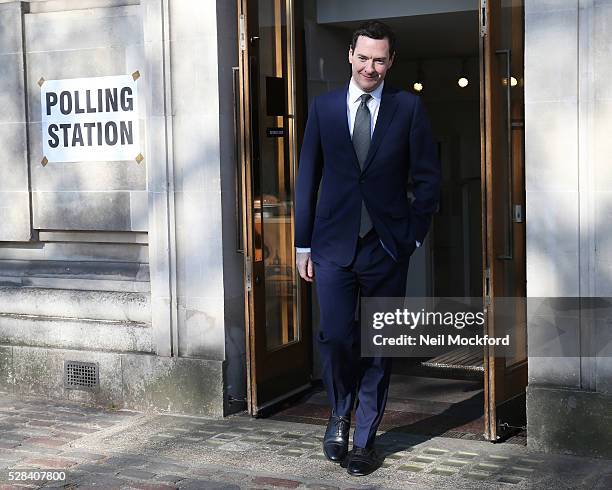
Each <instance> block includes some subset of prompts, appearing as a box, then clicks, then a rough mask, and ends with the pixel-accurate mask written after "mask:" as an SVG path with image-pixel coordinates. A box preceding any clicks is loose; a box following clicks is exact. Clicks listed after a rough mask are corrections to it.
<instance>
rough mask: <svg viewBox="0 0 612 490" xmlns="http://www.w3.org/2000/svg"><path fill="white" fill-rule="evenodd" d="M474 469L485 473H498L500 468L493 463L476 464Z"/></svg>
mask: <svg viewBox="0 0 612 490" xmlns="http://www.w3.org/2000/svg"><path fill="white" fill-rule="evenodd" d="M476 469H479V470H485V471H498V470H500V469H501V466H500V465H498V464H493V463H478V464H477V465H476Z"/></svg>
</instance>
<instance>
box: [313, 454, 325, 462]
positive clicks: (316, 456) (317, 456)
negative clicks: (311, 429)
mask: <svg viewBox="0 0 612 490" xmlns="http://www.w3.org/2000/svg"><path fill="white" fill-rule="evenodd" d="M308 459H318V460H320V461H327V458H326V457H325V455H324V454H320V453H316V454H312V455H310V456H308Z"/></svg>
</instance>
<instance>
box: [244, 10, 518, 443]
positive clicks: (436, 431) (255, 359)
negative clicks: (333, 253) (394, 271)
mask: <svg viewBox="0 0 612 490" xmlns="http://www.w3.org/2000/svg"><path fill="white" fill-rule="evenodd" d="M343 3H347V5H345V7H347V8H342V4H343ZM396 3H397V2H389V3H388V5H384V2H382V3H381V5H382V7H381V9H378V7H377V15H379V16H380V15H381V13H384V14H385V15H384V17H383V18H382V19H381V20H383V21H384V22H385V23H387V24H389V25H390V26H391V28H393V29H394V31H395V32H396V34H397V37H398V39H397V56H396V61H395V63H394V66H393V68H392V69H391V70H390V72H389V75H388V78H387V81H388V83H390V84H391V85H393V86H395V87H398V88H403V89H406V90H409V91H411V92H413V93H415V94H416V95H418V96H420V97H422V98H423V101H424V104H425V107H426V108H427V111H428V113H429V116H430V119H431V122H432V126H433V129H434V133H435V135H436V137H437V139H438V148H439V156H440V160H441V162H442V168H443V172H442V173H443V185H442V195H441V203H440V208H439V210H438V212H437V214H436V215H435V217H434V220H433V225H432V229H431V230H430V233H429V235H428V238H427V239H426V240H425V242H424V243H423V245H422V247H420V248H419V249H418V250H417V251H416V252H415V254H414V255H413V256H412V258H411V264H410V271H409V274H408V281H407V295H409V296H418V297H434V296H437V297H481V298H483V301H484V303H485V307H486V311H487V326H486V332H488V333H490V334H491V333H494V331H495V325H496V321H495V314H496V313H495V309H494V307H493V306H494V300H495V298H496V297H500V298H501V297H507V296H512V297H523V296H524V295H525V275H524V268H525V259H524V257H525V254H524V247H525V245H524V243H525V240H524V231H523V226H524V225H523V220H522V216H523V214H524V183H523V180H524V178H523V153H522V148H523V140H524V127H523V124H522V121H523V109H522V108H523V105H524V104H523V98H522V93H523V77H522V67H523V59H522V52H523V21H522V18H523V6H522V2H521V1H520V0H516V1H512V2H507V4H506V3H504V7H503V8H502V4H501V1H497V2H482V3H481V2H479V1H477V0H471V1H462V2H456V4H455V5H454V6H453V7H452V9H450V10H449V9H448V8H447V9H445V10H443V11H441V10H440V9H439V8H438V7H436V6H426V3H423V5H420V6H415V5H396ZM406 3H408V2H406ZM239 6H240V18H241V41H240V42H241V71H240V74H241V77H240V80H239V84H238V90H240V91H241V94H242V98H241V104H242V105H241V108H240V111H242V112H240V113H239V114H238V116H240V117H242V121H244V123H243V124H244V127H243V128H242V132H241V135H242V145H243V148H242V153H241V154H242V162H243V166H242V167H241V168H242V189H243V201H242V204H243V218H244V223H245V225H244V234H245V237H247V240H246V243H247V245H248V247H250V253H251V255H250V256H249V251H247V254H246V255H247V257H246V260H245V267H246V269H245V271H246V276H247V285H246V288H245V291H246V293H245V307H246V308H247V311H248V312H249V322H248V325H247V334H248V339H249V340H248V350H249V359H248V364H249V373H248V378H249V381H250V388H249V393H250V395H249V396H250V402H249V406H250V412H251V413H252V414H258V413H261V408H262V407H265V406H269V405H271V404H278V403H279V402H282V400H283V399H286V398H287V397H289V396H290V395H296V394H299V393H301V392H302V390H304V389H305V388H308V387H309V386H311V381H312V380H314V381H315V385H316V380H317V379H318V378H320V373H319V366H318V362H317V345H316V343H315V342H313V341H312V339H313V338H315V335H316V332H317V330H318V320H317V311H318V306H317V305H316V297H315V295H313V294H311V293H310V291H309V288H308V287H306V286H305V284H304V283H302V282H300V281H299V280H298V277H297V274H296V271H295V268H294V267H293V264H294V263H295V257H294V255H293V254H294V251H293V244H292V185H293V179H294V178H295V172H296V171H297V164H298V162H297V154H298V152H299V142H300V140H301V138H300V134H301V129H302V128H303V126H304V123H305V115H306V114H305V112H306V108H307V107H308V106H309V102H310V101H311V100H312V98H313V97H315V96H316V95H318V94H320V93H323V92H325V91H328V90H331V89H334V88H338V87H340V86H343V85H345V84H346V83H347V81H348V79H349V77H350V69H349V66H348V64H347V60H346V55H347V49H348V44H349V41H350V38H351V33H352V31H353V30H354V29H355V28H356V27H357V26H358V25H359V24H360V23H361V22H362V21H364V20H367V19H368V18H370V17H369V13H368V12H366V11H365V9H364V11H363V12H359V9H354V8H348V0H347V1H343V0H335V1H331V2H330V1H327V2H319V1H293V0H248V1H247V0H240V1H239ZM241 87H242V88H241ZM273 208H274V209H273ZM277 208H282V209H281V210H280V211H279V210H278V209H277ZM281 211H282V212H281ZM277 217H282V218H283V219H284V221H283V225H282V227H281V228H280V231H279V225H276V224H274V223H275V218H277ZM279 244H280V245H279ZM266 247H267V248H268V249H269V250H268V252H266ZM277 268H279V269H280V270H283V271H285V274H284V276H283V277H284V280H285V283H286V284H287V286H288V289H286V290H285V293H286V291H288V290H291V289H292V288H293V295H292V296H291V299H290V300H289V299H287V298H289V296H287V295H286V294H285V295H284V296H283V294H281V293H280V292H279V290H278V286H276V285H273V284H274V283H273V282H272V281H273V277H274V275H273V274H270V271H276V270H277ZM249 274H251V276H249ZM258 278H259V279H258ZM249 281H250V282H249ZM291 281H293V283H292V284H291ZM275 288H277V289H275ZM278 304H283V305H285V306H284V307H283V308H287V305H289V304H291V305H292V306H291V308H289V309H287V310H286V311H287V312H291V311H293V313H292V314H289V313H287V312H286V313H283V312H282V311H284V310H282V309H281V310H279V309H278V307H277V306H276V305H278ZM283 315H284V316H283ZM291 315H293V316H291ZM285 318H291V319H292V320H291V322H292V323H291V322H289V323H283V322H285V320H284V319H285ZM514 321H515V328H516V330H517V331H519V332H522V331H523V329H524V327H525V325H524V311H521V309H520V308H519V307H517V311H516V317H515V319H514ZM282 325H285V327H283V326H282ZM288 325H291V327H288ZM283 329H285V330H283ZM287 329H288V330H287ZM273 332H281V333H280V334H279V335H280V336H278V338H279V339H280V341H279V342H277V343H276V344H275V345H272V346H271V345H270V339H271V338H274V337H273ZM282 332H289V333H288V334H286V333H285V334H283V333H282ZM292 332H293V333H292ZM521 335H522V333H519V335H518V337H517V338H519V339H522V344H525V343H526V339H525V337H524V335H523V336H522V337H521ZM525 345H526V344H525ZM525 345H520V346H517V349H516V352H515V355H514V356H513V358H512V359H510V358H506V357H500V356H499V355H496V353H495V352H494V351H492V350H491V349H486V350H484V351H483V350H479V351H474V350H466V349H459V350H457V351H453V352H451V353H449V354H445V355H444V356H438V357H432V358H424V359H421V358H405V359H395V362H394V370H393V375H392V382H391V387H390V393H389V402H388V406H387V412H386V416H385V419H383V423H382V424H381V429H393V428H398V427H402V428H403V430H408V431H413V432H416V433H420V434H423V433H424V432H427V433H428V434H429V435H441V434H446V435H456V436H458V437H470V436H473V437H476V438H480V437H482V434H484V435H485V438H487V439H490V440H494V441H495V440H500V439H501V438H503V437H505V436H506V435H508V434H511V433H512V431H513V429H514V430H515V429H516V428H520V427H522V426H524V422H523V421H522V419H523V418H524V408H523V407H521V403H522V402H521V397H522V395H523V394H524V388H525V385H526V355H525V352H526V347H525ZM297 346H299V349H298V348H297ZM270 347H272V348H270ZM290 349H293V354H290V355H289V356H287V358H286V360H287V361H289V360H290V361H291V362H292V364H291V367H290V365H289V364H284V363H280V362H279V361H278V360H277V361H275V362H271V361H270V359H271V358H272V357H273V356H275V355H276V356H277V359H279V358H280V357H279V354H278V353H279V352H283V351H285V352H290ZM297 352H300V354H299V356H298V354H297ZM262 370H263V371H266V372H272V371H274V370H277V372H276V374H274V375H265V376H263V375H262ZM287 372H291V376H289V377H286V382H285V383H284V384H283V385H282V388H281V389H278V386H279V385H278V382H277V381H272V382H270V381H269V380H270V379H273V380H278V379H280V378H281V377H283V376H284V375H285V373H287ZM270 376H271V377H270ZM262 380H263V382H264V383H268V386H274V388H275V389H272V390H270V389H268V391H262V392H261V393H260V392H258V388H257V386H258V385H260V384H261V383H262ZM272 395H274V396H272ZM294 401H295V400H294ZM504 406H505V407H508V406H510V407H512V408H511V410H504V409H503V407H504ZM517 415H518V416H517ZM275 416H276V417H281V418H284V419H285V420H296V421H302V422H303V421H312V422H313V423H321V424H324V423H326V421H327V416H328V415H327V405H326V398H325V395H324V393H323V392H322V391H321V390H319V391H317V390H314V391H313V390H312V389H311V390H310V391H308V392H307V393H306V394H305V395H304V397H302V398H301V401H300V403H297V404H296V403H294V402H292V403H290V404H289V405H286V406H285V408H284V409H281V410H280V412H277V413H276V415H275Z"/></svg>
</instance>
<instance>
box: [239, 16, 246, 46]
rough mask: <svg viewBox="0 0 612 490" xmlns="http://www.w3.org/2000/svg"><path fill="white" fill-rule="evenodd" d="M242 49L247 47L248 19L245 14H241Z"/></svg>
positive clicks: (240, 38)
mask: <svg viewBox="0 0 612 490" xmlns="http://www.w3.org/2000/svg"><path fill="white" fill-rule="evenodd" d="M239 40H240V51H244V50H245V48H246V19H245V17H244V14H240V33H239Z"/></svg>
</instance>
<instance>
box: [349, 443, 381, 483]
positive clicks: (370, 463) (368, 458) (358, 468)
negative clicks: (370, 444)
mask: <svg viewBox="0 0 612 490" xmlns="http://www.w3.org/2000/svg"><path fill="white" fill-rule="evenodd" d="M379 466H380V460H379V459H378V456H377V454H376V451H375V450H374V448H371V449H368V448H363V447H355V448H353V450H352V451H351V454H350V456H349V460H348V465H347V467H346V471H347V473H348V474H349V475H351V476H365V475H369V474H370V473H372V472H373V471H375V470H376V469H377V468H378V467H379Z"/></svg>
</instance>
